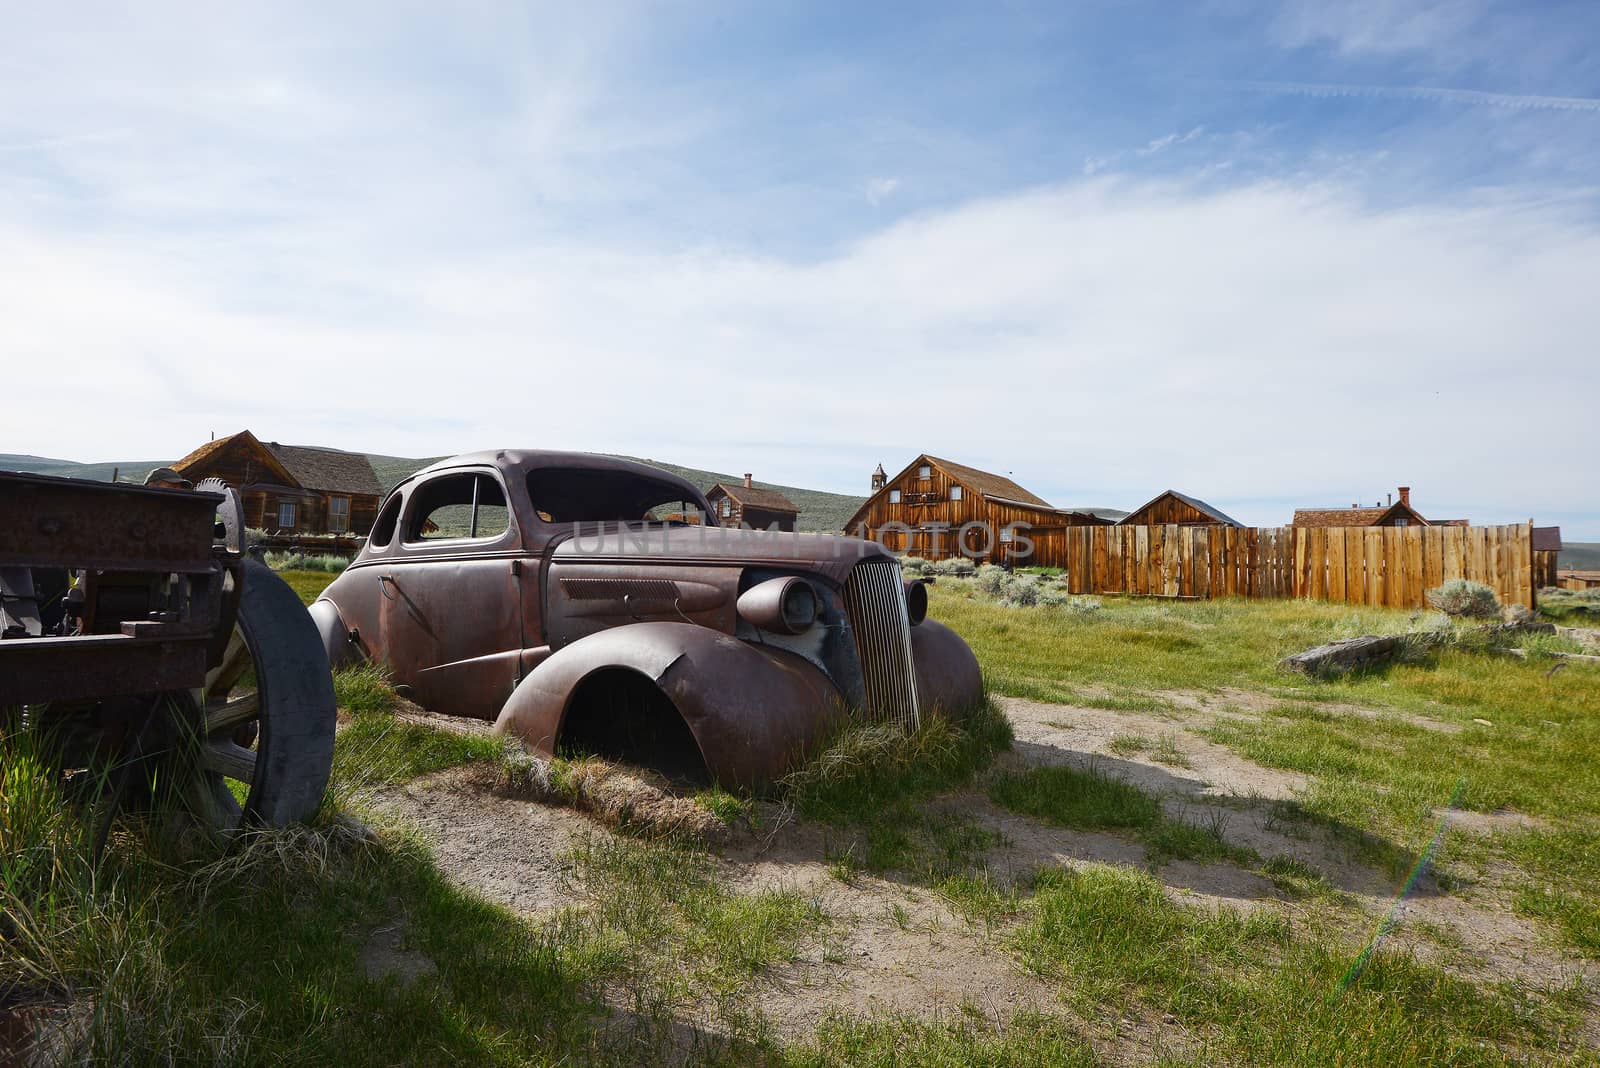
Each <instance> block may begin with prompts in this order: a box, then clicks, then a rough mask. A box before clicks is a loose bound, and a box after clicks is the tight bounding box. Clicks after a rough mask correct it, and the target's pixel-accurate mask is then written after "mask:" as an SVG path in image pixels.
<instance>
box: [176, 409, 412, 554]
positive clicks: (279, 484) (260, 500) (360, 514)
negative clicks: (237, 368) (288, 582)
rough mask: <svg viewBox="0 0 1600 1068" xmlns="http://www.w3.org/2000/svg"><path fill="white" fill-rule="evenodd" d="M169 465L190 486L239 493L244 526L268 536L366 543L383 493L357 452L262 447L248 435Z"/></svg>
mask: <svg viewBox="0 0 1600 1068" xmlns="http://www.w3.org/2000/svg"><path fill="white" fill-rule="evenodd" d="M172 466H173V468H174V469H175V470H177V472H178V473H179V474H181V475H182V476H183V477H184V478H186V479H188V480H189V481H191V482H199V481H200V480H201V479H203V478H220V479H222V480H223V481H224V482H226V483H228V485H230V486H233V487H235V488H237V489H238V490H239V494H240V496H241V497H242V498H243V501H244V514H245V525H246V526H249V527H253V528H256V529H260V530H267V531H272V532H283V533H291V534H356V535H360V536H363V537H364V536H365V535H366V533H367V531H369V530H370V529H372V523H373V520H374V518H375V517H376V516H377V512H378V504H379V501H380V500H381V499H382V497H383V492H384V491H383V487H382V486H380V485H379V484H378V476H377V475H376V474H375V473H374V472H373V470H372V463H371V462H370V461H369V460H368V459H367V458H366V457H365V456H363V455H361V454H360V453H354V452H342V451H340V450H339V449H323V448H317V447H314V446H307V445H280V444H279V443H277V442H276V441H272V442H265V443H264V442H262V441H261V440H259V439H258V438H257V437H256V436H255V435H254V434H252V433H250V431H248V430H241V431H239V433H237V434H230V435H229V436H227V437H225V438H217V439H215V440H213V441H208V442H206V443H205V444H204V445H202V446H200V447H199V448H198V449H196V450H194V451H193V452H191V453H190V454H189V455H187V456H185V457H184V458H183V459H181V460H179V461H177V462H176V463H174V464H173V465H172Z"/></svg>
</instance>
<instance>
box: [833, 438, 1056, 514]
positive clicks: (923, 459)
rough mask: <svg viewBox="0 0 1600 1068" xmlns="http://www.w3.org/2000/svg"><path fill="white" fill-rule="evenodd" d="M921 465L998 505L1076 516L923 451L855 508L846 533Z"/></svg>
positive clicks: (1006, 482)
mask: <svg viewBox="0 0 1600 1068" xmlns="http://www.w3.org/2000/svg"><path fill="white" fill-rule="evenodd" d="M924 463H926V464H931V465H932V466H934V467H937V468H939V470H941V471H943V472H944V473H945V474H947V475H949V476H950V477H951V478H952V479H953V480H954V481H955V482H956V483H957V484H958V485H960V486H961V487H962V489H963V490H964V491H965V490H971V491H973V492H975V493H977V494H978V496H980V497H985V498H987V499H989V500H992V501H996V502H998V503H1000V504H1008V505H1011V506H1013V507H1021V508H1037V509H1039V510H1040V511H1042V512H1051V513H1054V514H1057V515H1074V514H1077V513H1073V512H1067V511H1065V510H1063V509H1060V508H1057V507H1056V506H1055V505H1053V504H1051V503H1050V502H1049V501H1047V500H1045V499H1044V498H1043V497H1040V496H1039V495H1038V494H1035V493H1030V492H1028V491H1027V490H1025V489H1023V488H1022V487H1021V486H1019V485H1017V483H1015V482H1013V481H1012V480H1011V479H1009V478H1007V477H1006V476H1004V475H997V474H995V473H994V472H992V471H984V470H980V469H979V468H976V467H968V466H967V465H966V464H958V463H956V462H954V461H953V460H943V459H940V458H939V457H937V456H930V455H929V454H928V453H925V452H924V453H919V454H918V455H917V458H916V459H914V460H912V461H911V462H910V463H908V464H906V466H905V467H903V468H901V469H900V473H899V474H897V475H895V476H894V477H893V478H891V479H889V480H888V481H887V482H886V483H885V485H884V487H883V488H882V489H880V490H879V491H878V492H876V493H874V494H873V495H872V496H870V497H868V498H867V499H866V500H865V501H862V502H861V507H860V508H857V509H856V511H855V514H854V515H852V516H851V517H850V518H849V520H848V521H847V522H846V523H845V525H844V529H845V531H846V532H849V531H851V530H854V529H855V528H856V526H857V524H859V523H860V522H861V517H862V516H864V515H866V514H867V511H868V509H870V508H871V507H872V504H873V502H874V501H876V500H877V499H878V498H879V497H882V496H885V495H886V494H888V493H889V491H890V490H892V489H896V488H898V483H899V482H900V480H901V479H903V478H905V477H906V476H907V475H909V474H910V473H911V472H912V471H914V470H915V469H916V468H917V466H918V465H920V464H924ZM878 467H879V469H880V470H881V469H882V467H883V465H882V464H879V465H878Z"/></svg>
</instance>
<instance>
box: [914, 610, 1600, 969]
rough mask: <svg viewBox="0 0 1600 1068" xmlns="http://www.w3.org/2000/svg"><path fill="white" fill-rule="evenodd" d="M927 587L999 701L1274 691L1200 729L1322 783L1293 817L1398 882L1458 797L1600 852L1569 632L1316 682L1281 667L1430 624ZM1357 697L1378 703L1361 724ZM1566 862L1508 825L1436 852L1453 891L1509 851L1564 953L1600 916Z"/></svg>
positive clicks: (1126, 701) (1387, 616)
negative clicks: (1061, 607)
mask: <svg viewBox="0 0 1600 1068" xmlns="http://www.w3.org/2000/svg"><path fill="white" fill-rule="evenodd" d="M931 592H932V595H933V604H932V607H931V609H930V612H931V614H933V615H935V616H937V617H938V618H941V619H942V620H944V621H945V622H946V623H948V624H949V625H951V626H952V627H954V628H955V629H956V630H957V632H959V633H960V634H961V635H962V636H963V637H965V638H966V639H967V640H968V641H969V642H970V643H971V644H972V645H973V646H974V648H975V649H977V650H978V653H979V656H980V659H981V660H982V662H983V664H984V668H985V674H986V679H987V680H988V682H989V684H990V686H991V688H992V689H994V690H995V691H996V692H999V693H1004V694H1011V695H1015V696H1019V697H1028V698H1035V699H1041V700H1051V701H1064V702H1072V703H1078V704H1092V705H1096V706H1098V707H1111V708H1118V709H1125V710H1130V711H1138V710H1144V708H1145V707H1147V706H1151V705H1156V706H1160V707H1162V708H1164V709H1165V713H1164V714H1167V715H1183V714H1186V713H1184V712H1183V710H1182V709H1181V708H1180V707H1179V706H1177V705H1176V704H1174V703H1173V702H1170V701H1168V700H1166V699H1165V698H1164V697H1163V696H1162V691H1171V690H1184V691H1197V692H1200V693H1202V694H1205V693H1209V694H1212V695H1214V696H1213V697H1212V698H1211V700H1212V701H1213V703H1214V704H1216V705H1217V706H1218V707H1222V708H1226V707H1228V706H1229V705H1230V704H1233V702H1230V700H1229V698H1228V697H1227V696H1226V691H1227V690H1228V689H1230V688H1236V689H1243V690H1251V691H1255V692H1258V693H1263V694H1267V695H1269V696H1270V697H1272V698H1274V699H1275V701H1274V702H1269V703H1270V704H1271V707H1269V708H1268V709H1267V710H1266V711H1265V712H1261V713H1255V714H1236V715H1233V716H1229V717H1225V718H1219V719H1217V720H1216V721H1215V722H1214V723H1213V724H1212V725H1211V726H1209V727H1206V728H1204V729H1203V731H1202V733H1203V735H1204V736H1205V737H1206V738H1208V739H1209V740H1211V741H1213V742H1217V743H1220V744H1223V745H1226V746H1229V747H1230V748H1232V749H1234V750H1236V751H1238V752H1239V753H1241V754H1242V755H1243V756H1245V757H1247V758H1249V759H1250V760H1252V761H1255V762H1256V763H1259V764H1263V765H1265V766H1268V767H1273V768H1282V769H1287V770H1291V771H1296V772H1301V773H1303V774H1305V775H1306V776H1308V778H1309V779H1310V787H1309V789H1308V790H1307V791H1306V792H1305V793H1304V794H1303V795H1302V796H1300V797H1299V798H1298V799H1297V802H1296V804H1295V806H1294V808H1295V809H1296V810H1297V812H1296V814H1295V818H1296V819H1297V820H1300V821H1302V822H1305V823H1307V824H1312V825H1315V826H1316V827H1318V828H1320V829H1321V830H1324V831H1327V832H1329V833H1331V834H1333V835H1334V836H1335V837H1337V838H1340V839H1341V840H1343V841H1344V842H1345V843H1346V844H1347V845H1349V846H1350V847H1351V848H1353V849H1354V850H1355V852H1356V854H1357V855H1358V856H1361V857H1363V858H1364V859H1366V860H1367V861H1369V862H1370V863H1373V864H1375V865H1377V866H1378V867H1380V868H1381V869H1383V870H1386V871H1388V872H1390V873H1393V874H1396V875H1398V874H1400V873H1403V872H1404V871H1405V870H1406V869H1407V868H1408V867H1409V866H1410V864H1411V863H1412V861H1413V860H1414V859H1415V856H1416V855H1417V853H1418V852H1419V851H1420V850H1421V849H1422V848H1423V846H1424V845H1425V844H1426V843H1427V842H1428V841H1429V839H1430V838H1431V837H1432V836H1433V834H1434V832H1435V830H1436V829H1437V826H1438V814H1439V813H1440V812H1441V811H1442V810H1444V809H1445V808H1447V807H1448V806H1449V805H1450V804H1451V803H1452V801H1454V803H1455V804H1456V805H1457V806H1458V807H1460V808H1464V809H1467V810H1471V811H1475V812H1483V813H1492V812H1496V811H1499V810H1502V809H1503V810H1509V811H1514V812H1519V813H1524V814H1527V815H1529V816H1532V817H1534V818H1536V819H1539V820H1543V821H1546V822H1547V823H1548V824H1549V825H1550V827H1551V828H1552V830H1554V831H1555V832H1557V833H1559V835H1561V836H1564V837H1563V838H1562V840H1563V841H1566V840H1570V841H1572V842H1573V843H1576V845H1577V846H1580V847H1581V850H1582V851H1586V852H1585V855H1592V856H1600V772H1597V771H1596V767H1597V765H1596V763H1595V759H1594V754H1595V753H1597V752H1600V670H1597V669H1596V668H1595V667H1594V666H1593V665H1589V664H1580V663H1568V666H1566V667H1565V668H1563V669H1561V670H1559V671H1554V672H1553V673H1552V666H1553V664H1555V663H1561V662H1559V661H1551V660H1549V659H1546V658H1544V657H1542V656H1541V655H1539V654H1540V653H1542V652H1544V651H1547V650H1548V649H1549V648H1555V647H1565V645H1564V644H1563V643H1562V642H1553V641H1552V640H1551V639H1547V638H1536V639H1534V640H1532V641H1531V642H1524V643H1523V644H1524V645H1526V646H1528V647H1529V648H1530V650H1531V654H1530V656H1529V657H1528V658H1527V659H1526V660H1522V659H1515V658H1512V657H1508V656H1505V655H1504V654H1500V653H1495V652H1492V651H1487V650H1480V649H1476V648H1470V647H1468V648H1445V649H1439V650H1435V651H1431V652H1426V653H1423V654H1421V655H1419V656H1416V657H1414V658H1412V659H1409V660H1407V661H1405V662H1401V663H1397V664H1394V665H1392V666H1389V667H1388V668H1386V669H1384V670H1378V671H1369V672H1358V673H1355V674H1352V675H1349V676H1345V677H1343V678H1338V679H1332V680H1310V679H1305V678H1303V677H1300V676H1296V675H1289V674H1285V673H1282V672H1280V671H1279V670H1278V669H1277V666H1276V665H1277V662H1278V660H1279V659H1281V658H1282V657H1283V656H1285V655H1287V654H1289V653H1292V652H1297V651H1300V650H1303V649H1306V648H1309V647H1311V646H1313V645H1317V644H1320V643H1322V642H1326V641H1329V640H1333V639H1336V638H1344V637H1351V636H1354V635H1358V634H1363V633H1398V632H1402V631H1405V630H1407V629H1410V628H1414V627H1416V626H1420V625H1421V623H1422V622H1424V620H1423V619H1422V618H1420V617H1419V618H1413V615H1412V614H1411V613H1401V612H1391V611H1381V610H1371V609H1350V608H1346V607H1342V606H1335V605H1328V604H1319V603H1311V602H1296V601H1243V600H1225V601H1204V602H1182V603H1164V602H1137V601H1128V600H1118V599H1114V598H1108V599H1106V600H1105V602H1104V607H1103V608H1102V610H1101V611H1099V612H1097V613H1093V614H1090V615H1083V614H1076V613H1070V612H1062V611H1057V610H1054V609H1050V608H1036V609H1021V610H1019V609H1015V608H1008V607H1004V606H999V605H995V604H992V603H988V602H986V601H984V600H982V599H980V598H977V597H968V596H966V594H965V593H964V591H962V590H960V589H949V588H945V587H944V586H936V587H934V589H933V590H932V591H931ZM1085 691H1087V692H1088V693H1091V694H1093V695H1094V696H1093V697H1087V696H1085ZM1347 705H1357V706H1362V707H1364V708H1368V709H1372V710H1374V711H1375V712H1376V714H1375V715H1355V714H1352V713H1350V712H1349V711H1348V710H1346V708H1345V707H1344V706H1347ZM1232 711H1234V712H1235V713H1244V712H1245V711H1246V710H1245V709H1243V708H1240V707H1238V706H1237V705H1236V704H1235V705H1234V707H1233V709H1232ZM1479 721H1486V722H1487V724H1488V725H1485V723H1484V722H1479ZM1430 724H1431V725H1430ZM1136 740H1137V741H1139V742H1141V743H1143V742H1145V741H1147V740H1146V739H1142V738H1139V739H1136ZM1123 744H1124V746H1125V747H1128V748H1131V746H1132V744H1133V741H1129V742H1125V743H1123ZM1288 811H1289V810H1288V809H1285V812H1288ZM1562 856H1563V853H1562V851H1560V850H1558V849H1556V848H1555V844H1554V842H1553V841H1552V840H1551V839H1549V838H1543V837H1528V838H1526V839H1525V840H1524V839H1523V838H1522V837H1521V836H1519V835H1518V834H1508V835H1504V836H1497V837H1496V838H1494V839H1493V840H1492V841H1491V842H1489V843H1484V842H1481V841H1479V840H1477V839H1476V838H1475V836H1472V835H1469V834H1466V833H1465V832H1448V831H1447V833H1446V836H1445V840H1444V845H1443V847H1442V849H1441V852H1440V856H1439V858H1438V862H1439V864H1440V865H1441V866H1442V870H1441V876H1442V877H1443V878H1444V879H1445V880H1446V881H1447V882H1448V881H1449V880H1450V879H1452V878H1453V877H1454V876H1453V874H1452V873H1454V872H1456V871H1463V872H1470V871H1473V870H1481V869H1483V868H1484V867H1485V866H1486V865H1487V866H1488V867H1491V868H1492V867H1494V866H1496V865H1497V864H1504V863H1507V862H1510V863H1511V864H1513V866H1514V867H1515V868H1516V869H1517V870H1518V871H1519V872H1520V873H1521V874H1520V875H1518V876H1517V878H1518V880H1519V885H1518V886H1517V887H1514V888H1513V890H1514V896H1515V897H1516V900H1517V901H1518V902H1519V903H1520V904H1519V907H1520V908H1521V909H1522V910H1523V911H1524V912H1526V913H1528V914H1530V915H1535V916H1539V917H1541V918H1542V919H1544V920H1545V921H1546V922H1547V924H1548V927H1547V929H1548V930H1550V931H1551V932H1552V935H1553V936H1554V937H1558V938H1562V939H1564V940H1565V941H1566V944H1567V945H1568V946H1569V947H1571V948H1573V949H1575V950H1577V951H1579V952H1582V953H1585V954H1587V955H1590V956H1597V955H1600V954H1597V950H1596V948H1595V942H1594V936H1593V928H1592V927H1591V926H1590V925H1588V924H1587V923H1585V922H1584V921H1585V919H1586V918H1587V917H1589V916H1592V915H1597V914H1600V871H1596V870H1595V869H1594V867H1593V866H1592V865H1582V864H1580V865H1577V866H1575V865H1573V864H1570V863H1564V862H1563V861H1562V860H1561V858H1562ZM1579 872H1583V873H1587V874H1585V875H1583V876H1581V877H1580V875H1579V874H1577V873H1579ZM1544 887H1554V888H1555V889H1554V892H1547V891H1546V890H1545V889H1543V888H1544Z"/></svg>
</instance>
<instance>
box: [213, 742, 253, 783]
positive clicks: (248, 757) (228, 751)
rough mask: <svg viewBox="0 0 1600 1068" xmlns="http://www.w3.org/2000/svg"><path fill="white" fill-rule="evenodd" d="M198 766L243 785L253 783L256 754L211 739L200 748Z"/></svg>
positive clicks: (241, 747)
mask: <svg viewBox="0 0 1600 1068" xmlns="http://www.w3.org/2000/svg"><path fill="white" fill-rule="evenodd" d="M200 766H201V767H203V768H205V769H206V770H207V771H214V772H216V773H217V774H218V775H224V776H226V777H228V778H230V779H237V780H239V781H240V782H243V783H249V782H253V781H255V774H256V754H255V753H254V752H252V751H251V750H249V749H246V748H244V747H243V746H241V745H237V744H235V743H234V742H232V741H228V740H226V739H212V740H210V741H208V742H206V744H205V745H203V746H201V748H200Z"/></svg>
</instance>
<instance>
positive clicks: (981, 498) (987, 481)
mask: <svg viewBox="0 0 1600 1068" xmlns="http://www.w3.org/2000/svg"><path fill="white" fill-rule="evenodd" d="M872 491H873V492H872V496H871V497H868V498H867V500H866V503H864V504H863V505H862V506H861V507H860V508H859V509H857V510H856V513H855V515H853V516H851V517H850V520H849V521H848V522H847V523H846V524H845V532H846V533H848V534H854V535H856V536H857V537H863V538H870V539H872V540H874V541H878V542H880V543H882V544H883V545H884V547H885V548H888V549H892V550H894V551H896V552H908V553H910V554H911V555H913V556H920V557H923V558H924V559H928V560H939V559H943V558H945V557H948V556H954V555H957V554H958V553H959V554H963V555H966V556H970V557H972V558H974V559H976V560H980V561H983V560H996V561H1000V560H1004V559H1007V558H1008V556H1009V549H1008V546H1009V545H1010V544H1012V543H1013V541H1012V539H1013V538H1014V531H1015V530H1017V529H1023V530H1051V529H1061V528H1065V527H1072V526H1109V525H1110V523H1111V521H1110V520H1108V519H1102V518H1100V517H1099V516H1097V515H1093V514H1091V513H1088V512H1072V511H1068V510H1066V509H1064V508H1056V507H1055V506H1053V505H1051V504H1050V502H1049V501H1046V500H1045V499H1044V498H1042V497H1040V496H1038V495H1036V494H1034V493H1030V492H1029V491H1028V490H1026V489H1023V488H1022V487H1021V486H1019V485H1018V484H1017V483H1015V482H1013V481H1012V480H1011V479H1010V478H1007V477H1006V476H1004V475H997V474H994V473H993V472H990V471H983V470H980V469H978V468H976V467H968V466H967V465H965V464H958V463H955V462H953V461H950V460H942V459H940V458H939V457H937V456H929V455H928V454H927V453H923V454H922V455H921V456H918V457H917V458H916V459H915V460H913V461H911V463H910V464H908V465H906V467H905V469H904V470H902V471H901V472H900V473H899V474H897V475H895V476H894V477H893V478H890V477H888V476H887V475H885V474H884V471H883V467H882V465H881V464H880V465H879V467H878V469H877V470H876V471H874V472H873V474H872Z"/></svg>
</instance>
